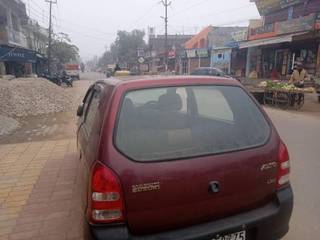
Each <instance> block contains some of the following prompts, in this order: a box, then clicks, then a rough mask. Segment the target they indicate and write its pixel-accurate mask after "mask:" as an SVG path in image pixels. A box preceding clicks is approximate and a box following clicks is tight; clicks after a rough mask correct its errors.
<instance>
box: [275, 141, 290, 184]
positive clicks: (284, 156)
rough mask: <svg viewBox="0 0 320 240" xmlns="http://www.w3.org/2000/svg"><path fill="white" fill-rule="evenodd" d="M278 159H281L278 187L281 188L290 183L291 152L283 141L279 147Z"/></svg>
mask: <svg viewBox="0 0 320 240" xmlns="http://www.w3.org/2000/svg"><path fill="white" fill-rule="evenodd" d="M278 161H279V167H278V177H277V187H278V189H280V188H282V187H283V186H285V185H287V184H288V183H289V174H290V162H289V153H288V149H287V147H286V145H285V144H284V143H283V142H282V141H281V143H280V147H279V155H278Z"/></svg>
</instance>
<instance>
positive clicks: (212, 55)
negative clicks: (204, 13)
mask: <svg viewBox="0 0 320 240" xmlns="http://www.w3.org/2000/svg"><path fill="white" fill-rule="evenodd" d="M239 31H247V28H244V27H214V26H208V27H206V28H205V29H203V30H202V31H201V32H200V33H199V34H197V35H196V36H194V37H193V38H192V39H191V40H190V41H188V42H187V43H186V44H185V48H186V54H187V59H188V73H191V72H192V71H193V70H195V69H196V68H199V67H216V68H220V69H221V70H223V71H225V72H226V73H230V72H231V66H232V62H231V60H232V57H231V56H232V51H233V49H234V48H237V47H238V40H237V39H236V38H235V33H238V32H239Z"/></svg>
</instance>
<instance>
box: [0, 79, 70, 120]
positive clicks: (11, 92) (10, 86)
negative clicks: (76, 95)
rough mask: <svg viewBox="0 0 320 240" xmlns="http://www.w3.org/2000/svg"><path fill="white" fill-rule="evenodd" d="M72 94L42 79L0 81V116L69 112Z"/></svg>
mask: <svg viewBox="0 0 320 240" xmlns="http://www.w3.org/2000/svg"><path fill="white" fill-rule="evenodd" d="M71 95H72V92H71V91H70V90H69V89H64V88H61V87H59V86H57V85H55V84H53V83H51V82H49V81H48V80H46V79H42V78H18V79H14V80H11V81H7V80H1V79H0V114H2V115H5V116H8V117H23V116H30V115H32V116H35V115H40V114H49V113H55V112H63V111H68V110H70V109H71V108H72V106H73V104H74V103H73V98H72V96H71Z"/></svg>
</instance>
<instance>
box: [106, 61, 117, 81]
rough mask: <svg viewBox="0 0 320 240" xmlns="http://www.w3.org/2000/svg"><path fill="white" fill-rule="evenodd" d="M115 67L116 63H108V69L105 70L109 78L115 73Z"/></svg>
mask: <svg viewBox="0 0 320 240" xmlns="http://www.w3.org/2000/svg"><path fill="white" fill-rule="evenodd" d="M115 68H116V65H115V64H108V65H107V69H106V72H105V74H106V77H107V78H109V77H112V76H113V75H114V70H115Z"/></svg>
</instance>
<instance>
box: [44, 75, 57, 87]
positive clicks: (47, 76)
mask: <svg viewBox="0 0 320 240" xmlns="http://www.w3.org/2000/svg"><path fill="white" fill-rule="evenodd" d="M41 77H43V78H45V79H47V80H49V81H50V82H52V83H54V84H56V85H58V86H61V78H60V77H59V76H58V75H57V74H54V75H49V74H48V73H43V74H42V76H41Z"/></svg>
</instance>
